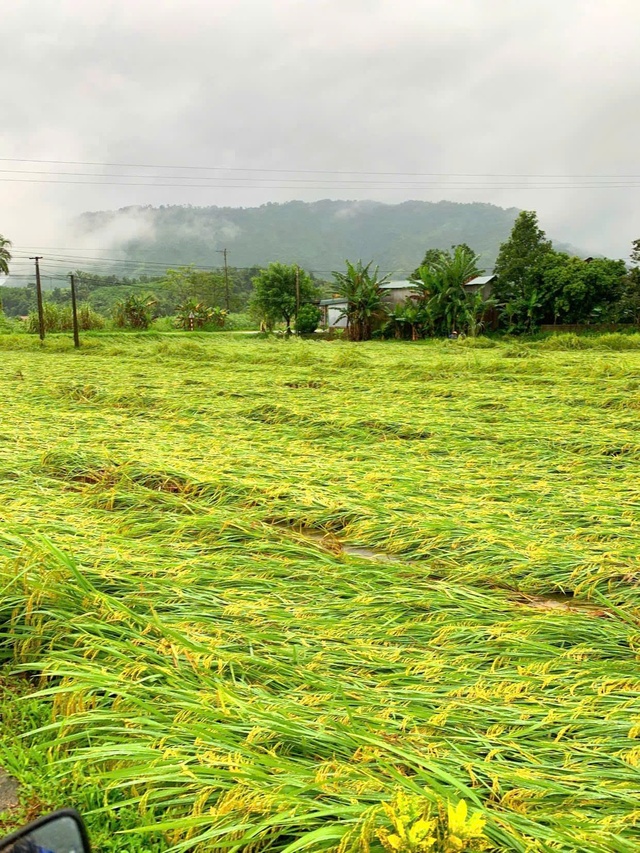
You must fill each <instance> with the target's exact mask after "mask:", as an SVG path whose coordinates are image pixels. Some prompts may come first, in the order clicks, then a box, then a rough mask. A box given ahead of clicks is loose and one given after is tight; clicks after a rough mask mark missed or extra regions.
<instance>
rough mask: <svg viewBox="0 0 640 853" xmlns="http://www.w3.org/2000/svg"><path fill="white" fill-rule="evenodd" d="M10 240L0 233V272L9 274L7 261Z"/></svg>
mask: <svg viewBox="0 0 640 853" xmlns="http://www.w3.org/2000/svg"><path fill="white" fill-rule="evenodd" d="M10 246H11V240H7V239H6V237H3V236H2V234H0V274H2V275H9V261H10V260H11V252H10V251H9V248H10Z"/></svg>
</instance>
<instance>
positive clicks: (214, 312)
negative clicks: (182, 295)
mask: <svg viewBox="0 0 640 853" xmlns="http://www.w3.org/2000/svg"><path fill="white" fill-rule="evenodd" d="M177 312H178V313H177V316H176V324H177V326H178V328H180V329H184V330H185V331H189V329H190V328H191V323H192V322H193V328H194V329H207V328H213V329H221V328H222V327H223V326H224V324H225V322H226V319H227V312H226V311H225V310H224V309H223V308H210V307H209V306H208V305H206V304H205V303H204V302H196V300H195V299H187V300H186V301H185V302H183V303H182V305H178V308H177Z"/></svg>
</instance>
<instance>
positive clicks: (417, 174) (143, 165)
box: [0, 157, 640, 180]
mask: <svg viewBox="0 0 640 853" xmlns="http://www.w3.org/2000/svg"><path fill="white" fill-rule="evenodd" d="M0 162H3V163H38V164H48V165H63V166H99V167H102V168H118V169H120V168H122V169H165V170H166V169H182V170H196V171H201V172H204V171H226V172H265V173H269V174H276V173H277V174H300V175H302V174H304V175H374V176H383V177H384V176H387V177H391V176H395V177H398V176H400V175H404V176H409V177H429V178H434V177H449V178H532V179H541V178H545V179H546V178H549V179H553V178H557V179H561V180H566V179H600V178H606V179H611V180H621V179H625V180H629V179H633V180H640V174H634V175H610V174H608V175H599V174H592V173H591V174H589V173H587V174H568V175H563V174H558V173H552V174H543V173H540V174H521V173H520V174H519V173H510V172H504V173H497V172H486V173H482V172H398V171H386V172H381V171H366V170H361V169H346V170H345V169H290V168H287V169H282V168H271V167H269V168H267V167H254V166H251V167H250V166H194V165H192V164H189V165H160V164H157V163H156V164H151V163H105V162H96V161H89V160H39V159H33V158H24V157H23V158H20V157H0Z"/></svg>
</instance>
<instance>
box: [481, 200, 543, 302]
mask: <svg viewBox="0 0 640 853" xmlns="http://www.w3.org/2000/svg"><path fill="white" fill-rule="evenodd" d="M552 251H553V248H552V245H551V241H550V240H547V238H546V235H545V233H544V231H543V230H542V229H541V228H540V226H539V225H538V217H537V215H536V213H535V212H534V211H532V210H523V211H522V212H521V213H520V214H519V215H518V218H517V219H516V221H515V224H514V226H513V229H512V231H511V236H510V237H509V239H508V240H507V241H506V242H505V243H503V244H502V245H501V246H500V252H499V254H498V258H497V260H496V263H495V268H494V272H495V274H496V275H497V277H498V280H497V282H496V284H495V287H494V295H495V297H496V299H498V300H499V301H500V302H511V303H514V304H515V303H516V302H517V301H518V300H523V304H524V303H526V302H529V301H530V298H531V296H532V294H533V291H536V290H539V287H540V276H541V264H542V261H543V259H544V258H545V257H546V256H547V255H548V254H549V253H550V252H552Z"/></svg>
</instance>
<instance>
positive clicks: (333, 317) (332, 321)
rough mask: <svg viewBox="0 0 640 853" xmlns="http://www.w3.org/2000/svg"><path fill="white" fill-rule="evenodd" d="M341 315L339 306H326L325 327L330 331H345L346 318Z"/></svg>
mask: <svg viewBox="0 0 640 853" xmlns="http://www.w3.org/2000/svg"><path fill="white" fill-rule="evenodd" d="M341 314H342V306H341V305H327V326H328V327H329V328H330V329H346V328H347V318H346V317H344V316H342V317H341V316H340V315H341Z"/></svg>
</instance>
